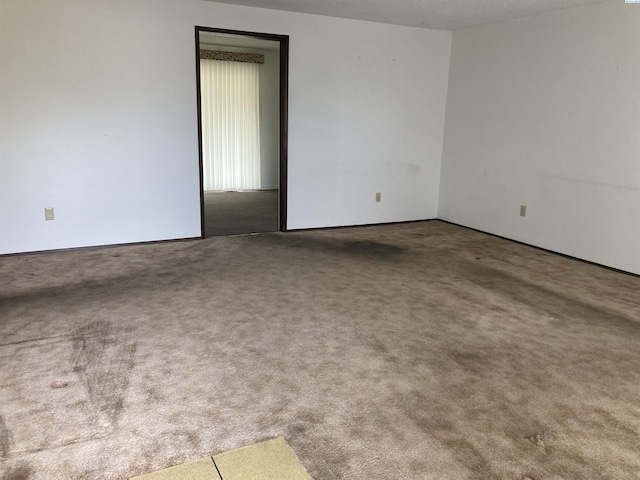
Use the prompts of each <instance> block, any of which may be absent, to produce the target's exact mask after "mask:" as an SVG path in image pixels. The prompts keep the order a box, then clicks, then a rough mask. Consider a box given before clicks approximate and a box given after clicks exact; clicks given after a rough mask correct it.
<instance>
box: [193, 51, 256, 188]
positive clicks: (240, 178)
mask: <svg viewBox="0 0 640 480" xmlns="http://www.w3.org/2000/svg"><path fill="white" fill-rule="evenodd" d="M259 69H260V66H259V65H258V64H255V63H242V62H226V61H220V60H205V59H201V60H200V82H201V100H202V157H203V170H204V189H205V190H254V189H259V188H260V97H259V91H260V86H259V71H260V70H259Z"/></svg>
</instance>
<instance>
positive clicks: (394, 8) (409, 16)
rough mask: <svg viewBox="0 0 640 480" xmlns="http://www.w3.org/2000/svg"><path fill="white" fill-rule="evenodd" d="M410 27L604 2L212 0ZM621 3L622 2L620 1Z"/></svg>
mask: <svg viewBox="0 0 640 480" xmlns="http://www.w3.org/2000/svg"><path fill="white" fill-rule="evenodd" d="M213 1H217V2H218V3H232V4H235V5H245V6H249V7H260V8H269V9H274V10H287V11H290V12H300V13H312V14H316V15H326V16H329V17H342V18H352V19H357V20H368V21H371V22H380V23H391V24H395V25H406V26H410V27H421V28H434V29H440V30H458V29H460V28H466V27H470V26H474V25H482V24H485V23H492V22H498V21H501V20H509V19H513V18H520V17H526V16H528V15H535V14H538V13H543V12H550V11H553V10H562V9H565V8H571V7H578V6H581V5H591V4H595V3H603V0H213ZM620 1H621V2H622V0H620Z"/></svg>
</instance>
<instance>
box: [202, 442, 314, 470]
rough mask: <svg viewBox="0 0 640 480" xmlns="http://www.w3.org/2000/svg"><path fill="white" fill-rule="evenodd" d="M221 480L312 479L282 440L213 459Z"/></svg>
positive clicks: (235, 451)
mask: <svg viewBox="0 0 640 480" xmlns="http://www.w3.org/2000/svg"><path fill="white" fill-rule="evenodd" d="M213 459H214V461H215V462H216V465H217V466H218V470H219V471H220V475H221V476H222V480H312V478H311V476H310V475H309V474H308V473H307V471H306V470H305V469H304V467H303V466H302V464H300V462H299V461H298V459H297V458H296V456H295V454H294V453H293V451H292V450H291V448H289V445H287V442H285V441H284V439H282V438H275V439H273V440H268V441H266V442H262V443H258V444H256V445H251V446H248V447H242V448H238V449H236V450H231V451H230V452H225V453H221V454H219V455H216V456H214V457H213Z"/></svg>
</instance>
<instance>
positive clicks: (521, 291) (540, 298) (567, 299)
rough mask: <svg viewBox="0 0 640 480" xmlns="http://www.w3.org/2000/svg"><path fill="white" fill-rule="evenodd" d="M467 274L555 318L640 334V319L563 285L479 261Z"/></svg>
mask: <svg viewBox="0 0 640 480" xmlns="http://www.w3.org/2000/svg"><path fill="white" fill-rule="evenodd" d="M467 274H468V278H469V279H470V280H472V281H473V282H474V283H475V284H477V285H479V286H481V287H483V288H486V289H487V290H491V291H494V292H498V293H499V294H500V295H502V296H505V297H507V298H509V299H510V300H511V301H514V302H518V303H521V304H524V305H527V306H528V307H530V308H532V309H534V310H537V311H542V312H544V313H546V314H548V315H550V316H552V317H554V318H563V319H569V318H570V319H572V321H573V323H574V325H576V324H578V323H579V324H580V325H579V326H580V327H581V328H582V327H584V326H585V325H588V326H590V327H600V328H606V329H607V330H610V329H611V328H616V329H619V330H622V331H623V332H624V333H625V334H627V335H634V336H640V321H638V319H634V318H631V317H627V316H626V315H623V314H621V313H619V312H616V311H613V310H608V309H605V308H601V307H598V306H596V305H589V304H587V303H585V302H582V301H580V300H579V299H576V298H573V297H571V296H570V295H568V294H566V293H562V289H560V288H553V286H550V287H549V288H547V287H543V286H540V285H539V284H536V283H533V282H530V281H527V280H525V279H523V278H519V277H517V276H515V275H512V274H509V273H506V272H503V271H499V270H497V269H493V268H489V267H482V266H478V265H477V264H475V265H473V266H470V267H469V268H468V271H467Z"/></svg>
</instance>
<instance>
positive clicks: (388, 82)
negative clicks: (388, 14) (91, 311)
mask: <svg viewBox="0 0 640 480" xmlns="http://www.w3.org/2000/svg"><path fill="white" fill-rule="evenodd" d="M195 25H200V26H205V27H220V28H229V29H237V30H248V31H259V32H267V33H277V34H285V35H290V37H291V38H290V40H291V50H290V86H289V94H290V95H289V102H290V107H289V210H288V218H289V228H293V229H295V228H302V227H322V226H333V225H348V224H360V223H371V222H388V221H400V220H412V219H420V218H433V217H435V216H436V212H437V202H438V178H439V174H440V170H439V168H440V157H441V145H442V132H443V123H444V122H443V118H444V109H445V102H446V88H447V76H448V62H449V52H450V41H451V34H450V32H441V31H429V30H423V29H412V28H404V27H396V26H389V25H381V24H375V23H368V22H358V21H353V20H342V19H335V18H328V17H319V16H311V15H303V14H295V13H288V12H281V11H269V10H263V9H255V8H246V7H238V6H233V5H225V4H216V3H212V2H206V1H200V0H155V1H153V2H149V1H148V0H95V1H92V2H86V1H85V0H57V1H55V2H51V1H49V0H0V65H1V66H2V69H1V70H0V202H2V203H1V205H0V207H1V208H0V253H14V252H22V251H34V250H45V249H55V248H67V247H79V246H91V245H101V244H115V243H125V242H138V241H151V240H162V239H173V238H184V237H195V236H199V234H200V217H199V183H198V182H199V179H198V154H197V118H196V115H197V114H196V94H195V85H196V82H195V51H194V49H195V39H194V26H195ZM376 191H381V192H382V194H383V202H382V203H379V204H376V203H374V201H373V200H374V194H375V192H376ZM44 207H54V208H55V213H56V220H55V221H53V222H45V220H44V212H43V209H44Z"/></svg>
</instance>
